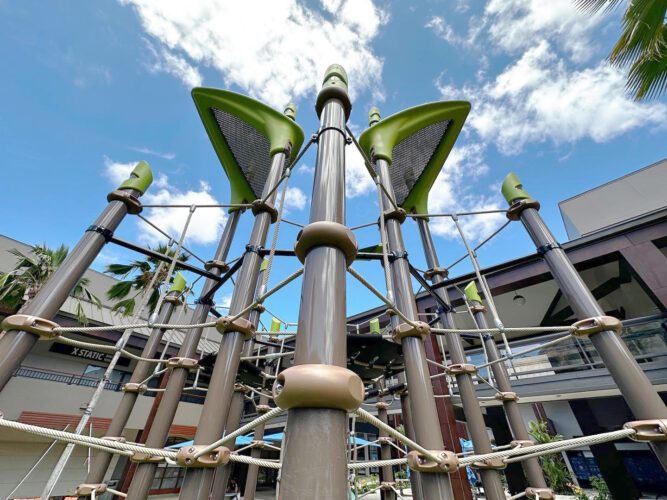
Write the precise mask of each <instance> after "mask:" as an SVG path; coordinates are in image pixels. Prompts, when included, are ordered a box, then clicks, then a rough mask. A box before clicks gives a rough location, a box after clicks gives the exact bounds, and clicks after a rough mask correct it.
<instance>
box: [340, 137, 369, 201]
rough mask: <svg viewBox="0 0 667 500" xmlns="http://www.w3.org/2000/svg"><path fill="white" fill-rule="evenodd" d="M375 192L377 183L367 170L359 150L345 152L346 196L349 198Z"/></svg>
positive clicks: (348, 149)
mask: <svg viewBox="0 0 667 500" xmlns="http://www.w3.org/2000/svg"><path fill="white" fill-rule="evenodd" d="M371 191H375V182H373V179H372V177H371V176H370V174H369V173H368V170H366V166H365V165H364V159H363V157H362V156H361V154H360V153H359V151H358V150H357V148H347V149H346V151H345V194H346V196H347V197H348V198H354V197H355V196H362V195H365V194H368V193H370V192H371Z"/></svg>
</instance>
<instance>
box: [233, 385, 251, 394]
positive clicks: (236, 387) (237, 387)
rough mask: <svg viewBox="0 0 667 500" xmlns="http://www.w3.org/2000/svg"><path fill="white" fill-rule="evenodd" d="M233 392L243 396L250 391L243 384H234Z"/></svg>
mask: <svg viewBox="0 0 667 500" xmlns="http://www.w3.org/2000/svg"><path fill="white" fill-rule="evenodd" d="M234 392H242V393H243V394H246V393H248V392H250V389H248V388H247V387H246V386H245V385H243V384H234Z"/></svg>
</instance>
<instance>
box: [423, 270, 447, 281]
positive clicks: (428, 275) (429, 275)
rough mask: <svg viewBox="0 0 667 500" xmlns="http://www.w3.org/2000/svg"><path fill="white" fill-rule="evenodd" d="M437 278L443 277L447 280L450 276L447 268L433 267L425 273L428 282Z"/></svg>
mask: <svg viewBox="0 0 667 500" xmlns="http://www.w3.org/2000/svg"><path fill="white" fill-rule="evenodd" d="M435 276H441V277H442V279H447V277H448V276H449V271H448V270H447V268H446V267H433V268H431V269H427V270H426V271H425V272H424V279H426V280H428V281H433V278H434V277H435Z"/></svg>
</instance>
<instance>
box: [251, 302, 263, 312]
mask: <svg viewBox="0 0 667 500" xmlns="http://www.w3.org/2000/svg"><path fill="white" fill-rule="evenodd" d="M252 310H253V311H257V312H258V313H259V314H262V313H264V312H265V311H266V307H264V304H257V305H256V306H255V307H253V308H252Z"/></svg>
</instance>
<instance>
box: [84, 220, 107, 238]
mask: <svg viewBox="0 0 667 500" xmlns="http://www.w3.org/2000/svg"><path fill="white" fill-rule="evenodd" d="M84 232H86V233H98V234H101V235H102V237H103V238H104V241H106V242H107V243H109V240H111V238H113V231H112V230H111V229H109V228H106V227H104V226H97V225H95V224H92V225H90V226H88V227H87V228H86V230H85V231H84Z"/></svg>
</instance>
